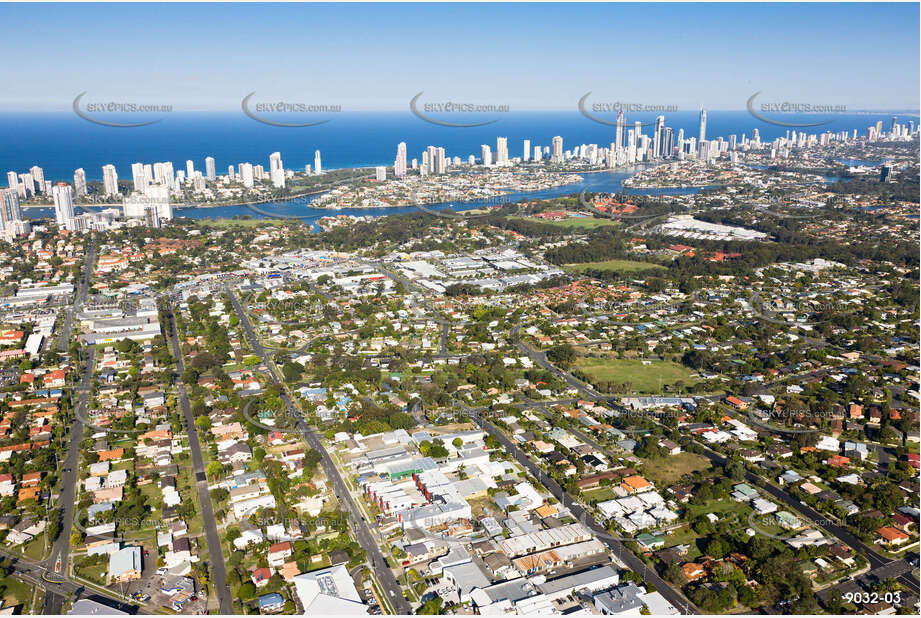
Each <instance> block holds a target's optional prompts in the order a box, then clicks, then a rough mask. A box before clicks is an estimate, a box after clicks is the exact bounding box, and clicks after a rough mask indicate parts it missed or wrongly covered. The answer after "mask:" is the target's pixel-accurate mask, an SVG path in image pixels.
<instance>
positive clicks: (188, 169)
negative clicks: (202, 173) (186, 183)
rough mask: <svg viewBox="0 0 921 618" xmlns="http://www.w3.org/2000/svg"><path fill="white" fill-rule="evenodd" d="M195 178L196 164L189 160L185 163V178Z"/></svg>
mask: <svg viewBox="0 0 921 618" xmlns="http://www.w3.org/2000/svg"><path fill="white" fill-rule="evenodd" d="M194 176H195V163H193V162H192V159H189V160H187V161H186V162H185V177H186V178H193V177H194Z"/></svg>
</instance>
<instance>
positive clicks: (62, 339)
mask: <svg viewBox="0 0 921 618" xmlns="http://www.w3.org/2000/svg"><path fill="white" fill-rule="evenodd" d="M89 243H90V246H89V248H88V249H87V251H86V258H85V260H84V263H83V264H84V265H83V276H82V277H81V278H80V287H79V288H77V297H76V298H75V299H74V304H73V306H72V307H70V308H68V309H67V311H65V312H64V323H63V324H62V325H61V331H60V333H59V334H58V351H59V352H66V351H67V350H68V348H69V347H70V330H71V328H72V326H73V322H74V314H75V313H76V312H78V311H80V308H81V307H83V303H85V302H86V295H87V293H88V292H89V287H90V277H91V276H92V272H93V267H94V266H95V264H96V237H95V236H91V237H90V240H89Z"/></svg>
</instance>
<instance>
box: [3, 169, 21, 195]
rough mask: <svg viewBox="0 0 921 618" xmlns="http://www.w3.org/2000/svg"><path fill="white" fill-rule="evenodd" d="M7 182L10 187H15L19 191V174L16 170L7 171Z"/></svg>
mask: <svg viewBox="0 0 921 618" xmlns="http://www.w3.org/2000/svg"><path fill="white" fill-rule="evenodd" d="M6 183H7V184H8V185H9V187H10V189H13V190H14V191H16V192H17V193H18V192H19V175H18V174H17V173H16V172H7V173H6Z"/></svg>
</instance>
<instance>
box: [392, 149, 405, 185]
mask: <svg viewBox="0 0 921 618" xmlns="http://www.w3.org/2000/svg"><path fill="white" fill-rule="evenodd" d="M393 175H394V176H396V177H397V178H404V177H405V176H406V142H400V143H399V144H397V158H396V159H394V161H393Z"/></svg>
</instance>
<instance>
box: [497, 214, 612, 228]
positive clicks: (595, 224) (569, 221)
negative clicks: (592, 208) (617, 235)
mask: <svg viewBox="0 0 921 618" xmlns="http://www.w3.org/2000/svg"><path fill="white" fill-rule="evenodd" d="M509 219H520V220H522V221H531V222H533V223H544V224H546V225H552V226H554V227H561V228H564V229H573V230H594V229H596V228H599V227H613V226H618V225H620V222H619V221H611V220H610V219H597V218H595V217H568V218H566V219H560V220H559V221H550V220H547V219H538V218H536V217H509Z"/></svg>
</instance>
